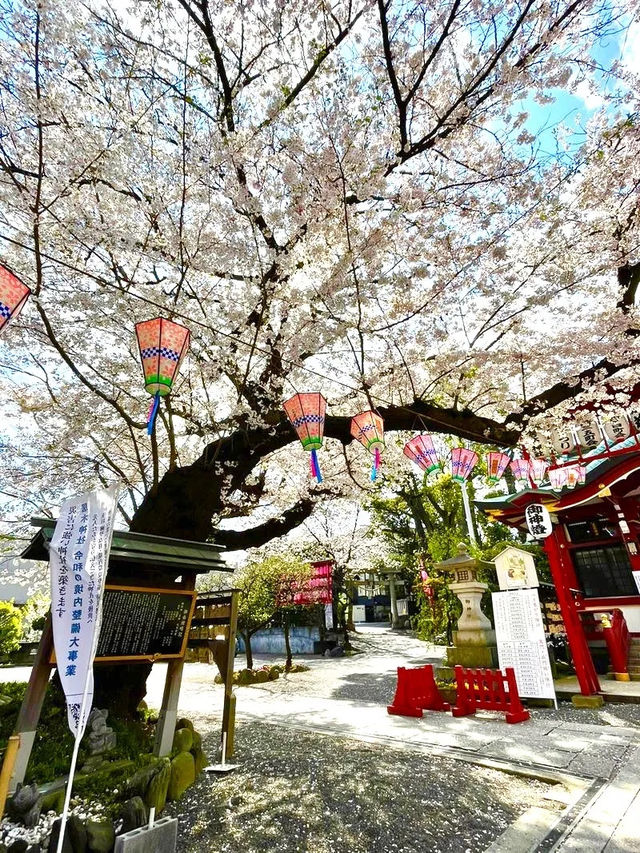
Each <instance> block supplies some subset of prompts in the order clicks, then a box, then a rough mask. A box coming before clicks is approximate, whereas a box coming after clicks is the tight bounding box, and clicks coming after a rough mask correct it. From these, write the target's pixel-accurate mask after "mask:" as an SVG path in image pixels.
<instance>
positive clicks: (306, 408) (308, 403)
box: [283, 392, 327, 483]
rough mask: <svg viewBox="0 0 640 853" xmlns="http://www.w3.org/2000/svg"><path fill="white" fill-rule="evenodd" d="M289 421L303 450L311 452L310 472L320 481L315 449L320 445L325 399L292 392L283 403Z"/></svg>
mask: <svg viewBox="0 0 640 853" xmlns="http://www.w3.org/2000/svg"><path fill="white" fill-rule="evenodd" d="M283 406H284V410H285V413H286V415H287V417H288V418H289V423H290V424H291V426H292V427H293V428H294V429H295V431H296V432H297V433H298V438H299V439H300V441H301V442H302V446H303V448H304V449H305V450H309V451H310V452H311V459H310V463H311V474H312V476H313V477H315V478H316V480H317V481H318V482H319V483H321V482H322V474H321V473H320V465H319V464H318V457H317V455H316V451H317V450H319V449H320V448H321V447H322V437H323V434H324V419H325V412H326V410H327V401H326V400H325V399H324V397H323V396H322V394H319V393H317V392H316V393H309V394H294V395H293V397H290V398H289V399H288V400H287V401H286V403H284V404H283Z"/></svg>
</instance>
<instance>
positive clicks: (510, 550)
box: [493, 545, 539, 589]
mask: <svg viewBox="0 0 640 853" xmlns="http://www.w3.org/2000/svg"><path fill="white" fill-rule="evenodd" d="M493 562H494V563H495V564H496V574H497V575H498V586H499V587H500V589H526V588H528V587H532V586H539V582H538V573H537V572H536V563H535V560H534V559H533V554H530V553H529V552H528V551H523V550H522V549H521V548H514V547H513V546H512V545H509V546H507V547H506V548H505V549H504V551H500V553H499V554H498V555H497V557H495V559H494V561H493Z"/></svg>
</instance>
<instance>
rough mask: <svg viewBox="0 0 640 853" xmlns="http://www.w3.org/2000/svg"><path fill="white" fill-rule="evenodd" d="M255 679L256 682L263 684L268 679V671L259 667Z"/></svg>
mask: <svg viewBox="0 0 640 853" xmlns="http://www.w3.org/2000/svg"><path fill="white" fill-rule="evenodd" d="M255 681H256V682H257V683H258V684H265V683H266V682H267V681H269V673H268V672H267V670H266V669H259V670H258V671H257V672H256V676H255Z"/></svg>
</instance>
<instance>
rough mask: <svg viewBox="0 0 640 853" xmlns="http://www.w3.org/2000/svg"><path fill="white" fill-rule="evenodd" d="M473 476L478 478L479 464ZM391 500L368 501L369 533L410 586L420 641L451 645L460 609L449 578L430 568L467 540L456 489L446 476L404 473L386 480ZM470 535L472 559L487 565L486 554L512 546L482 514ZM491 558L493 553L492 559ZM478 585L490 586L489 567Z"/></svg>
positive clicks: (472, 492) (472, 491) (509, 535)
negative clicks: (426, 582)
mask: <svg viewBox="0 0 640 853" xmlns="http://www.w3.org/2000/svg"><path fill="white" fill-rule="evenodd" d="M477 471H478V473H479V474H482V471H483V463H482V461H481V460H480V461H479V464H478V468H477ZM391 485H392V488H393V490H394V492H395V495H394V497H391V498H384V497H381V496H376V497H374V498H373V499H372V501H371V502H370V509H371V512H372V517H373V524H372V527H371V534H372V535H374V536H376V537H381V538H382V539H383V541H384V542H385V544H386V547H387V550H388V557H387V558H385V562H386V563H387V564H388V563H389V562H391V563H395V565H396V566H397V567H399V568H400V569H401V572H402V576H403V577H404V579H405V581H407V582H408V583H409V585H411V586H413V588H414V591H415V594H416V596H417V597H418V600H419V601H420V611H419V614H418V617H417V620H416V628H417V630H418V634H419V635H420V636H421V637H423V638H424V639H430V640H436V641H446V642H447V643H451V642H452V639H453V637H452V632H453V628H454V626H455V623H456V620H457V618H458V616H459V610H460V604H459V601H458V599H457V597H456V596H455V595H453V594H452V593H451V592H450V590H449V587H448V580H449V578H448V577H447V576H446V575H443V574H442V573H440V572H438V571H437V570H436V569H435V568H434V564H435V563H439V562H442V561H443V560H446V559H448V558H450V557H453V556H454V555H455V554H456V552H457V549H458V545H459V543H460V542H468V541H469V532H468V530H467V526H466V521H465V517H464V507H463V503H462V496H461V488H460V485H459V484H458V483H457V482H455V481H454V480H452V479H451V477H450V476H448V475H442V476H440V477H439V478H438V479H437V480H435V481H429V480H428V479H427V476H426V475H425V476H423V477H418V476H416V475H415V474H414V473H413V472H408V473H405V474H404V475H403V476H402V477H401V478H399V479H397V480H396V481H395V482H393V481H391ZM463 488H465V489H466V490H467V494H468V495H469V500H470V501H473V499H474V497H475V487H474V484H473V481H469V482H467V483H466V484H465V485H464V486H463ZM473 521H474V530H475V533H476V537H477V539H478V542H479V545H478V546H476V547H475V548H470V551H471V553H472V554H473V556H475V557H477V558H478V559H480V560H486V559H487V556H486V554H487V553H489V552H492V551H493V550H495V548H496V546H497V544H498V543H499V544H500V547H498V548H497V550H495V553H498V552H499V551H500V550H502V548H504V547H505V545H506V544H507V541H508V542H513V538H512V533H511V531H510V530H509V528H507V527H505V526H504V525H502V524H496V523H494V522H490V521H489V519H488V518H487V517H486V516H484V515H477V514H474V518H473ZM494 555H495V554H494ZM421 566H423V567H424V568H425V570H426V571H427V572H428V574H429V578H430V585H431V587H432V589H433V597H427V596H426V595H425V594H424V592H423V588H422V583H421V579H420V577H419V575H418V570H419V568H420V567H421ZM481 574H482V575H483V578H482V579H483V580H486V581H487V582H489V583H491V582H492V581H493V572H492V570H491V567H490V566H487V567H486V569H485V570H484V571H482V570H481Z"/></svg>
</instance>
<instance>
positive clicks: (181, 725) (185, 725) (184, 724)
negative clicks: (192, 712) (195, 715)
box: [176, 717, 193, 731]
mask: <svg viewBox="0 0 640 853" xmlns="http://www.w3.org/2000/svg"><path fill="white" fill-rule="evenodd" d="M176 729H191V731H193V723H192V722H191V720H187V718H186V717H180V719H179V720H178V722H177V723H176Z"/></svg>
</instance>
